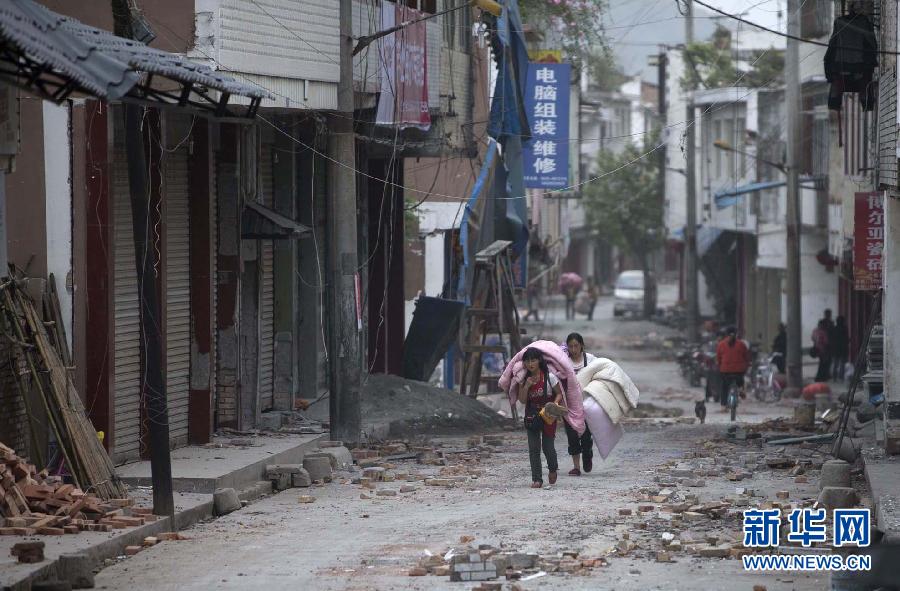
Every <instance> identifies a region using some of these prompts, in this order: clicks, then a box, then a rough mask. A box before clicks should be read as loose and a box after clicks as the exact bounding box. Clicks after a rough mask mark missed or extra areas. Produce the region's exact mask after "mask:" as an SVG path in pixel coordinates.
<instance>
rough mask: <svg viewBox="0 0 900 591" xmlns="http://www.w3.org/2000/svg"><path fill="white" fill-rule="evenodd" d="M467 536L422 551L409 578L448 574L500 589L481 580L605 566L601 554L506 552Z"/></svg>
mask: <svg viewBox="0 0 900 591" xmlns="http://www.w3.org/2000/svg"><path fill="white" fill-rule="evenodd" d="M472 541H473V540H472V537H471V536H463V537H462V538H461V539H460V545H458V546H454V547H452V548H447V549H445V551H444V552H443V553H441V554H433V553H431V552H428V551H426V553H425V556H424V557H422V558H421V559H420V560H419V561H418V564H417V565H416V566H415V567H413V568H411V569H409V571H408V573H407V574H409V576H411V577H421V576H428V575H431V576H437V577H449V578H450V581H451V582H454V583H465V582H482V585H481V587H476V588H475V589H479V588H480V589H500V588H502V587H501V586H502V583H484V582H485V581H495V580H498V579H500V580H506V581H520V580H521V581H524V580H529V579H532V578H537V577H541V576H544V575H547V574H550V573H563V574H572V575H585V576H586V575H589V574H590V573H591V571H592V570H593V569H596V568H602V567H605V566H608V565H609V563H608V562H607V560H606V558H605V557H602V556H586V555H584V556H583V555H580V554H579V553H578V552H575V551H565V552H558V553H556V554H534V553H524V552H510V551H506V550H503V549H501V548H496V547H494V546H492V545H490V544H480V545H478V546H477V547H476V546H473V545H471V542H472Z"/></svg>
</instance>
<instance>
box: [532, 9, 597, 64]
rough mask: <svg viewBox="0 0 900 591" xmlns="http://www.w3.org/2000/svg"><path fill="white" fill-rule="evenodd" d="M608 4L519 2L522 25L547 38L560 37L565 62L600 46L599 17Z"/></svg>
mask: <svg viewBox="0 0 900 591" xmlns="http://www.w3.org/2000/svg"><path fill="white" fill-rule="evenodd" d="M606 2H607V0H519V9H520V10H521V12H522V21H523V23H525V24H527V25H529V26H531V27H533V28H535V29H536V30H537V31H539V32H542V33H544V34H545V36H546V37H547V38H548V39H549V38H554V39H555V38H557V37H559V38H560V39H561V42H562V47H559V48H558V49H562V50H563V51H564V52H565V55H566V56H567V60H572V59H578V58H580V57H582V56H584V55H587V54H588V53H590V51H591V49H592V48H594V47H597V46H598V45H602V44H603V28H602V26H601V19H600V15H601V14H602V12H603V11H604V10H605V9H606V6H607V5H606Z"/></svg>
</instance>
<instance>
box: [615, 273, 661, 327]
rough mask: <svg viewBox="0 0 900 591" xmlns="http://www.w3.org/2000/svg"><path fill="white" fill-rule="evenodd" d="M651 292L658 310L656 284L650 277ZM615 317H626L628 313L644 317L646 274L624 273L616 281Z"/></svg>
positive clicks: (654, 306) (654, 305) (654, 307)
mask: <svg viewBox="0 0 900 591" xmlns="http://www.w3.org/2000/svg"><path fill="white" fill-rule="evenodd" d="M649 288H650V290H651V291H652V293H651V296H650V297H651V298H652V303H653V309H656V282H655V280H654V279H653V276H652V275H651V276H650V286H649ZM613 295H614V297H615V301H614V303H613V316H624V315H625V314H626V313H629V312H630V313H632V314H637V315H642V314H643V312H644V272H643V271H622V272H621V273H619V277H618V278H617V279H616V287H615V292H614V293H613Z"/></svg>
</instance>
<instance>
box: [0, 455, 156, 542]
mask: <svg viewBox="0 0 900 591" xmlns="http://www.w3.org/2000/svg"><path fill="white" fill-rule="evenodd" d="M133 505H134V502H133V501H132V500H131V499H128V498H118V499H109V500H103V499H100V498H98V497H97V496H95V495H93V494H90V493H86V492H84V491H82V490H81V489H79V488H76V487H75V485H73V484H64V483H63V479H62V478H61V477H59V476H50V475H49V474H48V473H47V471H46V470H42V471H38V470H37V469H36V468H35V467H34V466H33V465H32V464H30V463H28V462H27V461H25V460H24V459H22V458H20V457H18V456H17V455H16V453H15V451H14V450H12V449H10V448H8V447H6V446H5V445H3V444H2V443H0V517H2V518H3V519H2V520H0V521H2V526H0V535H11V536H31V535H35V534H38V535H48V536H52V535H64V534H76V533H78V532H81V531H101V532H110V531H112V530H113V529H120V528H126V527H134V526H136V525H143V524H144V523H147V522H150V521H156V520H157V519H158V517H157V516H155V515H152V514H151V511H150V509H142V508H138V507H134V506H133Z"/></svg>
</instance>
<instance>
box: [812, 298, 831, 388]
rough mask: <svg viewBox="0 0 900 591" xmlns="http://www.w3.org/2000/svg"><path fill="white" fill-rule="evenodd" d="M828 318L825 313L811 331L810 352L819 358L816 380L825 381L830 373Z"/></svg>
mask: <svg viewBox="0 0 900 591" xmlns="http://www.w3.org/2000/svg"><path fill="white" fill-rule="evenodd" d="M826 312H828V310H826ZM828 320H829V319H828V317H827V315H826V317H825V318H822V319H821V320H819V325H818V326H816V329H815V330H813V332H812V342H813V346H812V349H811V350H810V353H811V354H812V356H813V357H815V358H817V359H818V360H819V369H818V370H817V371H816V381H817V382H827V381H828V379H829V377H830V374H831V344H830V343H829V342H828V328H829V327H828Z"/></svg>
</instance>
